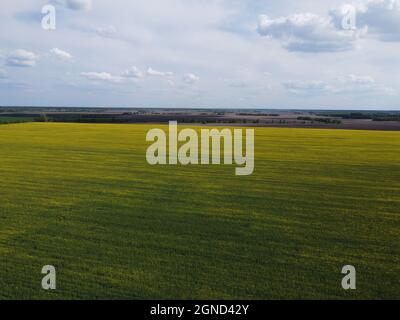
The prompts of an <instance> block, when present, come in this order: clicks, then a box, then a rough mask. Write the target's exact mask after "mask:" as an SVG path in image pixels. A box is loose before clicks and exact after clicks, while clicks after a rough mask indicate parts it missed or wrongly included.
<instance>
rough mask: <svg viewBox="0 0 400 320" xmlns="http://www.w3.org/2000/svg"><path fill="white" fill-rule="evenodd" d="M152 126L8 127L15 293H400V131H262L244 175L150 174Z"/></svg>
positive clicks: (0, 141) (2, 261)
mask: <svg viewBox="0 0 400 320" xmlns="http://www.w3.org/2000/svg"><path fill="white" fill-rule="evenodd" d="M152 127H154V126H148V125H111V124H110V125H92V124H55V123H28V124H14V125H1V126H0V155H1V156H0V178H1V184H0V197H1V198H0V298H1V299H11V298H23V299H29V298H31V299H39V298H45V299H61V298H67V299H81V298H82V299H83V298H123V299H153V298H154V299H181V298H185V299H186V298H187V299H216V298H221V299H282V298H295V299H296V298H311V299H320V298H328V299H336V298H346V299H361V298H366V299H373V298H374V299H375V298H379V299H380V298H395V299H400V240H399V235H400V161H399V160H400V132H380V131H344V130H315V129H272V128H260V129H256V131H255V132H256V137H255V139H256V141H255V148H256V155H255V156H256V162H255V172H254V174H253V175H252V176H247V177H238V176H235V174H234V168H235V167H236V165H232V166H230V165H229V166H224V165H220V166H211V165H210V166H187V167H183V166H155V167H151V166H150V165H148V164H147V162H146V159H145V152H146V148H147V146H148V144H147V143H146V142H145V135H146V132H147V131H148V130H149V129H150V128H152ZM47 264H50V265H54V266H56V268H57V290H55V291H50V292H49V291H44V290H42V289H41V279H42V277H43V275H41V268H42V266H44V265H47ZM347 264H351V265H354V266H355V267H356V268H357V290H355V291H351V292H350V291H344V290H343V289H342V288H341V279H342V277H343V275H342V274H341V269H342V267H343V266H344V265H347Z"/></svg>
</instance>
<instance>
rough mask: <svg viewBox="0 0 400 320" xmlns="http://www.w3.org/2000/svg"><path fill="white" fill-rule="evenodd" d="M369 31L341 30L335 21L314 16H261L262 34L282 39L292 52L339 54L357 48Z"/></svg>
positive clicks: (260, 28) (260, 26) (259, 28)
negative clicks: (357, 44) (358, 42)
mask: <svg viewBox="0 0 400 320" xmlns="http://www.w3.org/2000/svg"><path fill="white" fill-rule="evenodd" d="M365 32H366V30H365V29H362V30H359V31H349V30H343V29H338V28H337V27H336V26H335V23H334V21H333V19H332V17H328V16H326V17H324V16H319V15H316V14H312V13H299V14H292V15H289V16H286V17H280V18H277V19H273V18H270V17H268V16H267V15H261V16H260V17H259V22H258V33H259V34H260V35H261V36H266V37H269V38H273V39H278V40H279V41H281V42H282V44H283V46H284V47H285V48H286V49H288V50H289V51H303V52H338V51H347V50H352V49H354V48H355V45H356V43H357V40H358V39H359V38H360V37H361V36H362V35H364V34H365Z"/></svg>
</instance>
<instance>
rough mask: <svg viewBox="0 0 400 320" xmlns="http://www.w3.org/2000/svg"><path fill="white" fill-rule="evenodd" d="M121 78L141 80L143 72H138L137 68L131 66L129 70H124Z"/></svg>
mask: <svg viewBox="0 0 400 320" xmlns="http://www.w3.org/2000/svg"><path fill="white" fill-rule="evenodd" d="M123 76H124V77H126V78H134V79H141V78H143V76H144V75H143V72H142V71H140V69H139V68H137V67H135V66H133V67H130V68H129V69H127V70H125V72H124V73H123Z"/></svg>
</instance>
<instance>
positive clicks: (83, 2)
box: [65, 0, 92, 10]
mask: <svg viewBox="0 0 400 320" xmlns="http://www.w3.org/2000/svg"><path fill="white" fill-rule="evenodd" d="M65 6H66V7H67V8H68V9H71V10H90V9H92V0H65Z"/></svg>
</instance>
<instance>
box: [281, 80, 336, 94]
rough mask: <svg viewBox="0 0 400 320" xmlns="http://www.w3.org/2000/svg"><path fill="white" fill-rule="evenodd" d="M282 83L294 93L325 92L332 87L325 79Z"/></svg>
mask: <svg viewBox="0 0 400 320" xmlns="http://www.w3.org/2000/svg"><path fill="white" fill-rule="evenodd" d="M282 84H283V86H284V88H285V89H286V90H287V91H288V92H289V93H292V94H300V95H308V94H324V93H328V92H330V91H331V87H330V86H329V85H328V84H327V83H326V82H324V81H316V80H312V81H286V82H283V83H282Z"/></svg>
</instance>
